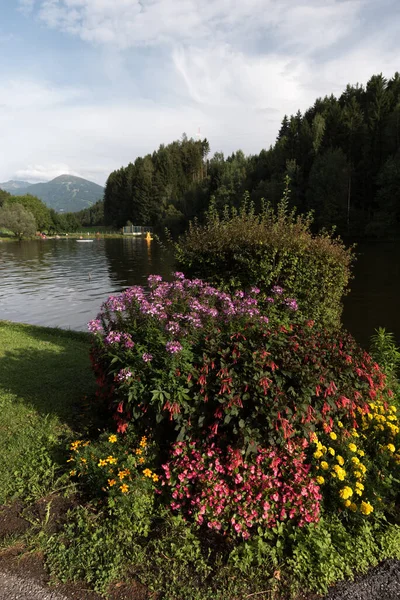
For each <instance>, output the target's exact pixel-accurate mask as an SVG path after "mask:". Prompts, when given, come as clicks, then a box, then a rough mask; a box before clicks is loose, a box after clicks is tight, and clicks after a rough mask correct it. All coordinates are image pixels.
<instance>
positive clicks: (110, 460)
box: [106, 456, 117, 465]
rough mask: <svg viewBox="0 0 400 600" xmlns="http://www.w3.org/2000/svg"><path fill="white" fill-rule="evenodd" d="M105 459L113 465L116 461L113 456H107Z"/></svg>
mask: <svg viewBox="0 0 400 600" xmlns="http://www.w3.org/2000/svg"><path fill="white" fill-rule="evenodd" d="M106 461H107V462H108V463H110V465H115V464H116V463H117V459H116V458H114V456H107V458H106Z"/></svg>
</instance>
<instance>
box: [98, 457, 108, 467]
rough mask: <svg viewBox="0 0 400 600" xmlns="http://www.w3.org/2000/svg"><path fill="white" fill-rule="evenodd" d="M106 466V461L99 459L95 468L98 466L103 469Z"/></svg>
mask: <svg viewBox="0 0 400 600" xmlns="http://www.w3.org/2000/svg"><path fill="white" fill-rule="evenodd" d="M106 464H107V461H106V460H105V459H104V458H101V459H100V460H99V462H98V463H97V466H98V467H105V466H106Z"/></svg>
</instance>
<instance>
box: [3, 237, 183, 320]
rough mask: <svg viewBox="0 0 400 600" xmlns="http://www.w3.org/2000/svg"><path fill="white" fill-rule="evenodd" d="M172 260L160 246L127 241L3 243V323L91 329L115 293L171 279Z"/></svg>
mask: <svg viewBox="0 0 400 600" xmlns="http://www.w3.org/2000/svg"><path fill="white" fill-rule="evenodd" d="M172 264H173V263H172V258H171V256H170V255H169V254H166V252H165V251H163V250H162V249H161V248H160V246H159V245H158V244H156V243H155V242H154V241H153V242H150V243H147V242H146V241H145V240H144V239H139V238H131V237H129V238H128V237H126V238H123V239H121V238H120V239H101V240H94V241H93V242H92V243H87V242H86V243H82V242H77V241H76V240H74V239H70V240H68V239H60V240H38V241H25V242H24V241H23V242H21V243H18V242H15V243H14V242H10V243H3V244H1V243H0V319H7V320H10V321H20V322H24V323H30V324H32V325H48V326H54V327H56V326H57V327H63V328H66V329H77V330H86V329H87V327H86V325H87V322H88V321H89V320H90V319H93V318H95V317H96V315H97V314H98V312H99V310H100V306H101V304H102V302H103V301H104V300H106V299H107V298H108V296H110V295H111V294H115V293H118V292H120V291H122V290H124V289H125V288H127V287H129V286H131V285H143V284H145V283H146V278H147V276H148V275H150V274H151V273H158V274H160V275H162V276H163V277H165V278H169V276H170V273H171V269H172Z"/></svg>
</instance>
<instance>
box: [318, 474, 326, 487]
mask: <svg viewBox="0 0 400 600" xmlns="http://www.w3.org/2000/svg"><path fill="white" fill-rule="evenodd" d="M317 483H319V485H323V484H324V483H325V479H324V478H323V477H322V476H321V475H319V476H318V477H317Z"/></svg>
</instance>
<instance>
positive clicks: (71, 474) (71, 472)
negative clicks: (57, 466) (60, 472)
mask: <svg viewBox="0 0 400 600" xmlns="http://www.w3.org/2000/svg"><path fill="white" fill-rule="evenodd" d="M69 474H70V476H71V477H73V476H74V475H76V471H75V469H73V470H72V471H70V472H69Z"/></svg>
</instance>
